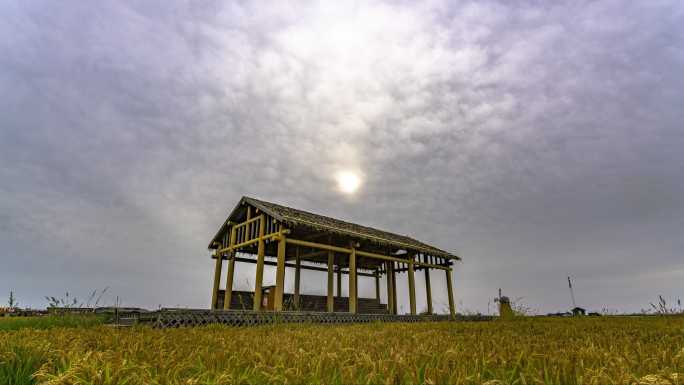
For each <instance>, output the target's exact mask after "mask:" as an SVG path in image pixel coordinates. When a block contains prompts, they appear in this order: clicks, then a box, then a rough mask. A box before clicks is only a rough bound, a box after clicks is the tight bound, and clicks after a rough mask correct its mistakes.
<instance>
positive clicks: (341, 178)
mask: <svg viewBox="0 0 684 385" xmlns="http://www.w3.org/2000/svg"><path fill="white" fill-rule="evenodd" d="M336 179H337V188H339V190H340V191H341V192H343V193H345V194H353V193H355V192H356V190H358V189H359V187H360V186H361V178H360V177H359V176H358V175H357V174H356V173H354V172H352V171H340V172H338V173H337V176H336Z"/></svg>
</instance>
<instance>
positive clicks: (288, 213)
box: [210, 197, 461, 260]
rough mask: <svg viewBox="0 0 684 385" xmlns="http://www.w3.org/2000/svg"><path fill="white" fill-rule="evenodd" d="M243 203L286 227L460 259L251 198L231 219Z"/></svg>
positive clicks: (398, 237)
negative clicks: (311, 229)
mask: <svg viewBox="0 0 684 385" xmlns="http://www.w3.org/2000/svg"><path fill="white" fill-rule="evenodd" d="M243 203H247V204H250V205H252V206H253V207H256V208H258V209H259V210H261V211H263V212H264V213H266V214H267V215H270V216H271V217H273V218H274V219H276V220H277V221H279V222H283V223H285V224H287V225H289V226H290V227H296V226H306V227H310V228H313V229H316V230H319V231H326V232H331V233H337V234H340V235H346V236H351V237H355V238H359V239H363V240H367V241H370V242H374V243H378V244H385V245H390V246H394V247H398V248H406V249H411V250H415V251H419V252H423V253H426V254H430V255H433V256H436V257H443V258H449V259H457V260H460V259H461V258H459V257H458V256H456V255H454V254H451V253H449V252H446V251H444V250H441V249H438V248H436V247H434V246H430V245H428V244H425V243H423V242H420V241H418V240H415V239H413V238H411V237H408V236H405V235H399V234H394V233H390V232H387V231H383V230H378V229H375V228H372V227H367V226H362V225H358V224H355V223H351V222H345V221H342V220H339V219H335V218H331V217H327V216H324V215H319V214H314V213H310V212H308V211H304V210H299V209H295V208H292V207H287V206H283V205H279V204H276V203H272V202H266V201H262V200H258V199H254V198H250V197H242V199H241V200H240V203H239V204H238V205H237V207H236V208H235V210H233V212H232V213H231V217H232V216H233V214H234V213H235V212H236V211H237V209H238V208H239V207H240V206H241V205H242V204H243ZM225 226H226V224H224V225H223V226H222V227H221V229H220V230H219V232H218V233H217V234H216V236H215V237H214V239H213V240H212V243H213V242H214V241H216V240H217V238H218V236H219V234H220V233H221V232H222V231H223V228H224V227H225ZM210 246H211V244H210Z"/></svg>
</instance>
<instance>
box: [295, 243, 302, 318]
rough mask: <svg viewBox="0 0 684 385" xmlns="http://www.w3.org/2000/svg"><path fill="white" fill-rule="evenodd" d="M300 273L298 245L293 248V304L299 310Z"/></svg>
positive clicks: (300, 264)
mask: <svg viewBox="0 0 684 385" xmlns="http://www.w3.org/2000/svg"><path fill="white" fill-rule="evenodd" d="M301 274H302V260H301V259H300V258H299V246H297V248H296V249H295V281H294V306H295V309H297V310H299V305H300V300H299V282H300V281H301Z"/></svg>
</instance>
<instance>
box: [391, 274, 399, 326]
mask: <svg viewBox="0 0 684 385" xmlns="http://www.w3.org/2000/svg"><path fill="white" fill-rule="evenodd" d="M392 308H393V309H394V314H399V307H397V271H396V269H395V263H394V262H392Z"/></svg>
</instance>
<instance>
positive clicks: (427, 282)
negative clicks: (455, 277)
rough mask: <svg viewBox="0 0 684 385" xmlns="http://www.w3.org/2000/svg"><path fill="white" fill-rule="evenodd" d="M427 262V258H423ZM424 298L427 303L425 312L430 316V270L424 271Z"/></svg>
mask: <svg viewBox="0 0 684 385" xmlns="http://www.w3.org/2000/svg"><path fill="white" fill-rule="evenodd" d="M424 258H425V259H426V260H427V256H425V257H424ZM425 297H426V301H427V312H428V314H432V287H431V285H430V269H429V268H426V269H425Z"/></svg>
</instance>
